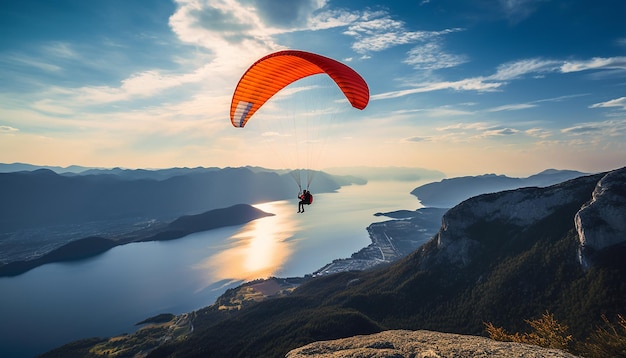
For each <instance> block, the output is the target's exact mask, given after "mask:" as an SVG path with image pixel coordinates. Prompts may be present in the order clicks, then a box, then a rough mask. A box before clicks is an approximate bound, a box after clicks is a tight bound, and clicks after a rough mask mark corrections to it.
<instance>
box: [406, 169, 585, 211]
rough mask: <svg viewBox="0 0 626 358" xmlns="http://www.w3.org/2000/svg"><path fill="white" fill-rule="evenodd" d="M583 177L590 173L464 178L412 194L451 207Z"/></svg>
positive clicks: (429, 203)
mask: <svg viewBox="0 0 626 358" xmlns="http://www.w3.org/2000/svg"><path fill="white" fill-rule="evenodd" d="M583 175H586V173H581V172H578V171H575V170H556V169H547V170H544V171H542V172H540V173H537V174H534V175H531V176H529V177H526V178H512V177H508V176H506V175H496V174H484V175H478V176H464V177H456V178H446V179H442V180H441V181H438V182H432V183H428V184H424V185H421V186H419V187H417V188H415V189H414V190H413V191H411V194H413V195H415V196H416V197H417V198H418V199H419V200H420V202H421V203H422V204H423V205H425V206H435V207H444V208H451V207H453V206H455V205H457V204H459V203H460V202H462V201H463V200H465V199H468V198H471V197H473V196H476V195H480V194H485V193H495V192H498V191H502V190H509V189H517V188H521V187H531V186H537V187H545V186H549V185H553V184H557V183H560V182H563V181H565V180H569V179H573V178H577V177H580V176H583Z"/></svg>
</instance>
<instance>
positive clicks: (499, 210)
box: [431, 168, 626, 266]
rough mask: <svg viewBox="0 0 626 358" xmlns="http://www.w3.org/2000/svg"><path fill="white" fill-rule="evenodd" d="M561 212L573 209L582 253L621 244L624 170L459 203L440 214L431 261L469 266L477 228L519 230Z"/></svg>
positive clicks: (625, 234) (625, 235)
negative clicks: (496, 226)
mask: <svg viewBox="0 0 626 358" xmlns="http://www.w3.org/2000/svg"><path fill="white" fill-rule="evenodd" d="M594 187H595V190H594ZM563 208H574V210H573V211H572V214H571V215H572V221H573V222H575V225H576V229H577V230H578V232H579V235H580V242H581V247H582V248H592V249H594V250H600V249H603V248H606V247H608V246H611V245H615V244H617V243H620V242H626V168H622V169H618V170H615V171H612V172H609V173H601V174H595V175H590V176H585V177H579V178H576V179H572V180H569V181H566V182H563V183H560V184H557V185H553V186H550V187H546V188H538V187H529V188H521V189H516V190H509V191H503V192H499V193H493V194H483V195H479V196H476V197H473V198H470V199H468V200H465V201H464V202H462V203H461V204H459V205H457V206H455V207H454V208H452V209H450V210H449V211H448V212H447V213H446V214H445V215H444V217H443V219H442V225H441V229H440V231H439V232H438V233H437V235H436V249H437V252H436V253H431V254H433V255H431V262H432V260H435V261H437V262H449V263H454V264H457V265H459V266H465V265H467V264H468V263H469V262H471V260H472V254H471V253H472V252H473V251H475V250H476V249H480V244H479V241H477V235H476V234H475V232H474V233H473V231H472V228H475V227H478V225H479V224H480V223H498V224H499V225H506V226H508V227H510V228H511V230H512V231H522V230H525V229H526V228H528V227H529V226H532V225H536V224H537V223H539V222H541V221H542V220H544V219H546V218H548V217H549V216H550V215H552V214H553V213H555V212H557V211H560V210H562V209H563ZM578 208H580V210H579V211H578V214H576V215H574V214H575V213H576V210H577V209H578ZM472 233H473V234H472ZM472 235H473V236H472ZM502 239H503V240H506V238H502ZM581 252H584V250H581ZM580 256H581V262H582V257H583V256H582V254H581V255H580Z"/></svg>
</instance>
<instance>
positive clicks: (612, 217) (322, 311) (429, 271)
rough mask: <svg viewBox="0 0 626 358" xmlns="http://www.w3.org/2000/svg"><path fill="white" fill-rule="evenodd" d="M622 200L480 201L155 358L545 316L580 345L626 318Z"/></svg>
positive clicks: (618, 176)
mask: <svg viewBox="0 0 626 358" xmlns="http://www.w3.org/2000/svg"><path fill="white" fill-rule="evenodd" d="M624 193H626V168H622V169H619V170H616V171H612V172H609V173H600V174H595V175H589V176H583V177H579V178H576V179H572V180H569V181H566V182H563V183H560V184H557V185H553V186H549V187H545V188H539V187H528V188H522V189H515V190H507V191H502V192H498V193H493V194H483V195H479V196H476V197H473V198H471V199H468V200H465V201H463V202H462V203H461V204H459V205H458V206H455V207H454V208H452V209H451V210H449V211H448V212H447V213H446V214H445V215H444V217H443V219H442V225H441V228H440V230H439V232H438V233H437V234H436V235H435V236H434V237H433V238H432V239H431V240H430V241H428V242H427V243H426V244H424V245H423V246H421V247H420V248H419V249H418V250H416V251H415V252H413V253H412V254H410V255H408V256H406V257H405V258H403V259H400V260H399V261H397V262H395V263H393V264H389V265H386V266H384V267H381V266H379V267H378V268H375V269H372V270H367V271H361V272H342V273H338V274H334V275H329V276H321V277H318V278H310V279H309V280H307V281H306V282H305V283H303V284H302V285H301V286H299V287H298V288H296V289H295V290H293V292H292V293H291V294H285V293H283V294H282V295H276V296H275V297H276V298H272V299H266V300H264V301H261V302H256V300H255V298H254V297H258V295H257V296H253V297H252V298H251V299H249V300H246V297H247V296H246V294H247V295H248V296H250V292H251V290H252V286H250V285H244V286H242V287H241V288H238V289H232V290H229V291H227V292H226V293H225V294H224V295H223V296H222V297H221V298H219V299H218V301H217V302H216V304H215V305H213V306H210V307H207V308H204V309H201V310H198V311H196V312H193V314H191V315H189V316H190V317H192V322H191V323H192V324H193V328H194V329H193V332H189V333H188V335H187V336H186V338H185V339H181V340H177V341H170V342H169V343H166V344H163V345H161V346H160V347H159V348H157V349H156V350H154V351H152V352H151V353H150V354H148V357H174V356H176V357H234V356H241V357H243V356H262V357H284V356H285V354H286V353H287V352H289V351H290V350H292V349H294V348H296V347H300V346H303V345H305V344H308V343H311V342H313V341H321V340H331V339H337V338H345V337H350V336H355V335H361V334H371V333H376V332H381V331H385V330H397V329H406V330H430V331H440V332H448V333H458V334H471V335H481V334H482V333H483V332H484V325H483V323H484V322H491V323H493V324H494V325H496V326H498V327H503V328H505V329H506V330H508V331H522V330H524V329H525V328H526V327H525V323H524V320H525V319H531V318H537V317H539V316H540V315H541V314H543V313H544V312H546V310H549V311H550V312H552V313H554V316H555V318H556V319H557V320H559V322H562V323H563V324H565V325H567V326H568V327H569V328H570V330H571V334H573V336H574V338H575V339H578V340H582V339H584V338H585V337H588V336H589V335H590V333H591V332H592V331H594V330H595V328H596V327H597V326H598V325H600V324H601V323H602V315H603V314H605V315H606V316H607V317H609V318H614V317H615V316H616V315H617V314H620V313H621V314H624V309H625V307H626V286H625V285H624V282H626V261H624V259H623V258H624V256H625V255H626V227H625V224H624V223H626V195H624ZM399 214H402V213H399ZM409 227H410V226H409ZM392 238H393V236H391V237H390V239H392ZM257 285H258V284H257ZM231 299H236V300H238V301H237V302H234V304H231V305H229V304H228V302H229V301H230V300H231ZM229 307H231V308H229ZM235 307H237V308H238V309H237V308H235ZM166 332H168V331H164V334H165V333H166ZM140 337H141V334H140V333H139V332H138V333H137V334H133V335H131V336H129V337H127V338H125V339H124V341H125V342H131V343H132V342H133V341H134V340H138V339H140ZM116 339H118V338H116ZM110 342H112V343H113V344H114V343H115V342H116V340H115V339H114V340H111V341H110ZM384 344H387V343H384ZM92 346H93V343H90V342H89V341H82V342H76V343H72V344H69V345H67V346H64V347H61V348H59V349H57V350H55V351H53V352H51V353H50V355H48V356H50V357H53V356H62V355H63V354H66V355H73V356H77V355H80V354H82V353H85V352H87V351H88V350H89V349H90V348H91V347H92ZM125 348H128V347H125ZM45 356H46V355H44V357H45Z"/></svg>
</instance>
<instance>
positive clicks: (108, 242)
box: [0, 204, 274, 277]
mask: <svg viewBox="0 0 626 358" xmlns="http://www.w3.org/2000/svg"><path fill="white" fill-rule="evenodd" d="M271 215H274V214H272V213H266V212H264V211H262V210H259V209H257V208H255V207H253V206H250V205H247V204H237V205H233V206H231V207H228V208H221V209H215V210H210V211H207V212H206V213H202V214H198V215H188V216H183V217H181V218H178V219H176V220H174V221H173V222H171V223H169V224H167V225H159V226H155V227H150V228H149V229H142V230H139V231H137V232H133V233H131V234H129V235H128V236H124V237H119V238H116V239H107V238H102V237H87V238H83V239H79V240H75V241H72V242H70V243H68V244H65V245H63V246H61V247H59V248H57V249H55V250H52V251H51V252H49V253H47V254H45V255H43V256H41V257H38V258H36V259H32V260H26V261H15V262H11V263H8V264H5V265H2V264H0V277H3V276H17V275H20V274H22V273H24V272H27V271H29V270H31V269H33V268H35V267H38V266H41V265H45V264H48V263H52V262H61V261H75V260H82V259H85V258H89V257H92V256H97V255H100V254H102V253H104V252H106V251H108V250H110V249H112V248H113V247H115V246H119V245H125V244H128V243H131V242H143V241H163V240H174V239H178V238H181V237H184V236H187V235H189V234H192V233H195V232H201V231H207V230H212V229H217V228H220V227H225V226H233V225H243V224H245V223H247V222H249V221H252V220H256V219H259V218H262V217H265V216H271Z"/></svg>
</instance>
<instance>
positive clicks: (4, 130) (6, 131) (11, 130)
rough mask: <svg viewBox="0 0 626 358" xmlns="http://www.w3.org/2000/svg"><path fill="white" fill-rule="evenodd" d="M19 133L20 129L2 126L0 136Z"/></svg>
mask: <svg viewBox="0 0 626 358" xmlns="http://www.w3.org/2000/svg"><path fill="white" fill-rule="evenodd" d="M16 132H19V129H17V128H14V127H11V126H0V134H14V133H16Z"/></svg>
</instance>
